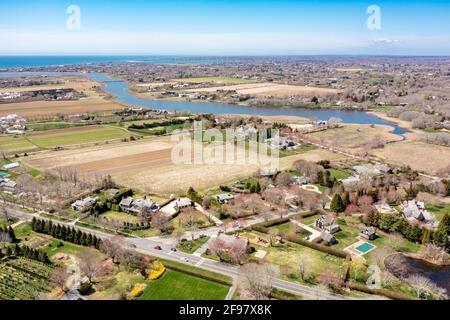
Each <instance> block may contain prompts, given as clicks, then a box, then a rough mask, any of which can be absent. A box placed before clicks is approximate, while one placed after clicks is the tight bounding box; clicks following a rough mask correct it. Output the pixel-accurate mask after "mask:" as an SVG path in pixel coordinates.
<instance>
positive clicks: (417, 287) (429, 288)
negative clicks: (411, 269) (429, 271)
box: [405, 274, 446, 299]
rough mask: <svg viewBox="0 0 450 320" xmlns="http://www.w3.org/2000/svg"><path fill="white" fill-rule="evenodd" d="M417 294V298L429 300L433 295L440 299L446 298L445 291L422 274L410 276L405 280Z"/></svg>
mask: <svg viewBox="0 0 450 320" xmlns="http://www.w3.org/2000/svg"><path fill="white" fill-rule="evenodd" d="M405 280H406V282H408V283H409V284H410V285H411V287H412V288H413V289H414V291H415V292H416V295H417V298H419V299H420V298H427V297H429V296H430V295H433V296H435V297H437V298H439V299H443V298H444V299H445V298H446V292H445V289H443V288H440V287H438V286H437V285H436V284H435V283H434V282H433V281H431V280H430V279H428V278H427V277H424V276H422V275H420V274H413V275H410V276H409V277H408V278H406V279H405Z"/></svg>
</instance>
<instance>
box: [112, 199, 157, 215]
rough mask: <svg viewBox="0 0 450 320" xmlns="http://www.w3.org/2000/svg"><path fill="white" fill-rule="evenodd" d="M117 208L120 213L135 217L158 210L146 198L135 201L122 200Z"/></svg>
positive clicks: (154, 204) (155, 205)
mask: <svg viewBox="0 0 450 320" xmlns="http://www.w3.org/2000/svg"><path fill="white" fill-rule="evenodd" d="M119 207H120V209H121V210H122V211H124V212H126V213H129V214H132V215H135V216H139V215H145V214H149V213H152V212H156V211H158V210H159V206H158V205H157V204H156V203H154V202H153V201H150V200H148V199H147V198H144V199H137V200H135V199H133V198H132V197H127V198H123V199H122V200H121V201H120V203H119Z"/></svg>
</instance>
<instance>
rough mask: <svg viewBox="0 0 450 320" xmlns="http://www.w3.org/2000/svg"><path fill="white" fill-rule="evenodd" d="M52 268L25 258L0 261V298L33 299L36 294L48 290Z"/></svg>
mask: <svg viewBox="0 0 450 320" xmlns="http://www.w3.org/2000/svg"><path fill="white" fill-rule="evenodd" d="M51 271H52V268H51V267H49V266H47V265H44V264H42V263H40V262H37V261H34V260H28V259H25V258H18V259H9V260H6V261H2V262H0V300H17V299H19V300H34V298H35V296H36V294H38V293H40V292H48V291H49V289H50V288H49V286H48V278H49V276H50V273H51Z"/></svg>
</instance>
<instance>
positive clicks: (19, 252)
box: [13, 243, 21, 256]
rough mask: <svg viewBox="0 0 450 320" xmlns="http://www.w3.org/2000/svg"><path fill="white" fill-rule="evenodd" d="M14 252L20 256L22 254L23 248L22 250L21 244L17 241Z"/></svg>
mask: <svg viewBox="0 0 450 320" xmlns="http://www.w3.org/2000/svg"><path fill="white" fill-rule="evenodd" d="M13 252H14V255H15V256H20V255H21V250H20V247H19V245H18V244H17V243H16V245H15V246H14V250H13Z"/></svg>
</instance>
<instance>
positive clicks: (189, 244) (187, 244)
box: [177, 237, 209, 253]
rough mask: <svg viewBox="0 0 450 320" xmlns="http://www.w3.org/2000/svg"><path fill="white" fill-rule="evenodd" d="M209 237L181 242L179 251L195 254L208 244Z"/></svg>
mask: <svg viewBox="0 0 450 320" xmlns="http://www.w3.org/2000/svg"><path fill="white" fill-rule="evenodd" d="M208 240H209V237H202V238H198V239H195V240H191V241H184V242H180V243H179V244H178V245H177V249H178V250H180V251H183V252H186V253H194V252H195V251H197V250H198V249H199V248H200V247H201V246H202V245H204V244H205V243H206V242H208Z"/></svg>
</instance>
